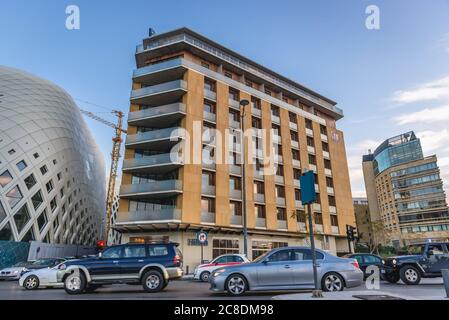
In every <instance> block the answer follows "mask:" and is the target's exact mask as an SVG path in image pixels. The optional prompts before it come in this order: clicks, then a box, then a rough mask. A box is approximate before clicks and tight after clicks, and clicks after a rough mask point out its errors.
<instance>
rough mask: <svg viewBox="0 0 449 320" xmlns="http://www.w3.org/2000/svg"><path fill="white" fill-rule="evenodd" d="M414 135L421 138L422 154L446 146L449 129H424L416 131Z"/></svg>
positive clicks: (448, 138)
mask: <svg viewBox="0 0 449 320" xmlns="http://www.w3.org/2000/svg"><path fill="white" fill-rule="evenodd" d="M416 135H417V136H418V137H419V138H420V140H421V146H422V148H423V151H424V154H426V153H429V152H434V151H436V150H441V148H442V147H446V146H447V143H448V141H449V130H448V129H442V130H440V131H432V130H425V131H421V132H417V133H416Z"/></svg>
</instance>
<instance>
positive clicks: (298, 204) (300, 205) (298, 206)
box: [295, 200, 304, 209]
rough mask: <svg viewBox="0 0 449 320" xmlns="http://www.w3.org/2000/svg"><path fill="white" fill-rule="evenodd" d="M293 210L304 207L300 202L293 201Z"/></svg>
mask: <svg viewBox="0 0 449 320" xmlns="http://www.w3.org/2000/svg"><path fill="white" fill-rule="evenodd" d="M295 208H297V209H304V205H303V204H302V202H301V200H295Z"/></svg>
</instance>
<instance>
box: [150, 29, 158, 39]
mask: <svg viewBox="0 0 449 320" xmlns="http://www.w3.org/2000/svg"><path fill="white" fill-rule="evenodd" d="M155 34H156V31H155V30H154V29H153V28H149V29H148V36H149V37H150V38H151V37H152V36H154V35H155Z"/></svg>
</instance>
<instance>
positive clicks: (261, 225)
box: [256, 218, 267, 228]
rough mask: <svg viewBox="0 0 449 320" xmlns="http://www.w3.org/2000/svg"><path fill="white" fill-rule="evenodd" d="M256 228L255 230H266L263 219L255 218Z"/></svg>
mask: <svg viewBox="0 0 449 320" xmlns="http://www.w3.org/2000/svg"><path fill="white" fill-rule="evenodd" d="M256 227H257V228H266V227H267V223H266V220H265V218H256Z"/></svg>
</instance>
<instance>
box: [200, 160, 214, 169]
mask: <svg viewBox="0 0 449 320" xmlns="http://www.w3.org/2000/svg"><path fill="white" fill-rule="evenodd" d="M202 165H203V168H205V169H209V170H215V169H216V164H215V160H214V159H211V158H210V157H203V159H202Z"/></svg>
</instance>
